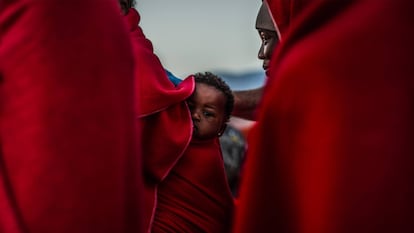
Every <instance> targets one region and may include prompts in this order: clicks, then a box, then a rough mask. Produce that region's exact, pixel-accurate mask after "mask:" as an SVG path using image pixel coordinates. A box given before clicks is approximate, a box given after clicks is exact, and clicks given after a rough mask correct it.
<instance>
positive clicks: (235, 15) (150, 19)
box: [136, 0, 261, 77]
mask: <svg viewBox="0 0 414 233" xmlns="http://www.w3.org/2000/svg"><path fill="white" fill-rule="evenodd" d="M260 4H261V0H137V5H136V8H137V9H138V11H139V13H140V14H141V27H142V28H143V30H144V33H145V34H146V36H147V37H148V38H149V39H150V40H151V41H152V42H153V45H154V48H155V52H156V54H157V55H158V56H159V57H160V59H161V62H162V63H163V65H164V66H165V67H166V68H167V69H169V70H170V71H172V72H173V73H174V74H176V75H178V76H180V77H184V76H187V75H188V74H190V73H195V72H200V71H215V70H226V71H235V72H243V71H246V70H251V69H261V62H260V61H259V60H258V59H257V52H258V49H259V46H260V40H259V36H258V34H257V31H256V29H255V27H254V25H255V20H256V15H257V12H258V9H259V6H260Z"/></svg>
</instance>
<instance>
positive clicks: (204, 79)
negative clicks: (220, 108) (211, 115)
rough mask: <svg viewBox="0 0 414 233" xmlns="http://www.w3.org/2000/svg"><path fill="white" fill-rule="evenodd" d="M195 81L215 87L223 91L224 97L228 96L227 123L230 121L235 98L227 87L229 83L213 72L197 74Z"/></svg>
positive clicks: (225, 112)
mask: <svg viewBox="0 0 414 233" xmlns="http://www.w3.org/2000/svg"><path fill="white" fill-rule="evenodd" d="M194 80H195V82H196V83H204V84H207V85H209V86H212V87H215V88H216V89H217V90H219V91H221V92H222V93H223V94H224V96H226V105H225V110H224V114H225V119H226V121H228V120H229V119H230V116H231V113H232V111H233V106H234V96H233V92H232V91H231V89H230V87H229V85H227V83H226V82H225V81H224V80H223V79H222V78H220V77H219V76H217V75H215V74H213V73H211V72H204V73H201V72H199V73H196V74H194Z"/></svg>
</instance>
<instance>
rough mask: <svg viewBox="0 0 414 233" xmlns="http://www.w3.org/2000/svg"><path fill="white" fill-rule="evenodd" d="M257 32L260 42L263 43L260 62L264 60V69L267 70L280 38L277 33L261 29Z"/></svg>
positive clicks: (260, 50) (259, 54) (259, 55)
mask: <svg viewBox="0 0 414 233" xmlns="http://www.w3.org/2000/svg"><path fill="white" fill-rule="evenodd" d="M257 31H258V32H259V36H260V40H261V41H262V45H261V46H260V49H259V53H258V55H257V57H258V58H259V59H260V60H263V69H264V70H267V69H268V68H269V65H270V59H271V58H272V54H273V51H274V49H275V48H276V45H277V44H278V43H279V37H278V36H277V33H276V31H270V30H266V29H259V28H258V29H257Z"/></svg>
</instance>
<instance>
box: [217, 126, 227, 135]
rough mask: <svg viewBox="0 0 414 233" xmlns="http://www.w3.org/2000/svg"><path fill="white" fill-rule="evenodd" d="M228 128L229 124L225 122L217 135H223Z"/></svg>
mask: <svg viewBox="0 0 414 233" xmlns="http://www.w3.org/2000/svg"><path fill="white" fill-rule="evenodd" d="M226 128H227V124H223V126H221V129H220V131H219V132H218V134H217V136H219V137H221V135H223V133H224V131H225V130H226Z"/></svg>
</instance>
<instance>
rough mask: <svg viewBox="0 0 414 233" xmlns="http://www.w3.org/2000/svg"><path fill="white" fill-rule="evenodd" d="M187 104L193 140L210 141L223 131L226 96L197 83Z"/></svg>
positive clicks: (208, 86) (213, 88)
mask: <svg viewBox="0 0 414 233" xmlns="http://www.w3.org/2000/svg"><path fill="white" fill-rule="evenodd" d="M187 103H188V107H189V109H190V112H191V117H192V120H193V124H194V131H193V138H196V139H202V140H203V139H210V138H214V137H218V134H219V133H222V132H223V131H224V128H225V123H226V121H225V118H224V112H225V104H226V96H225V95H224V94H223V93H222V92H221V91H219V90H217V89H216V88H215V87H213V86H210V85H207V84H205V83H197V84H196V89H195V91H194V94H193V95H192V96H191V97H190V98H189V99H188V100H187Z"/></svg>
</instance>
